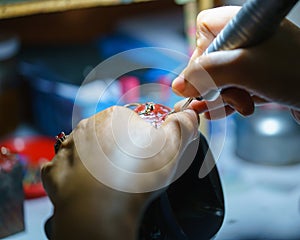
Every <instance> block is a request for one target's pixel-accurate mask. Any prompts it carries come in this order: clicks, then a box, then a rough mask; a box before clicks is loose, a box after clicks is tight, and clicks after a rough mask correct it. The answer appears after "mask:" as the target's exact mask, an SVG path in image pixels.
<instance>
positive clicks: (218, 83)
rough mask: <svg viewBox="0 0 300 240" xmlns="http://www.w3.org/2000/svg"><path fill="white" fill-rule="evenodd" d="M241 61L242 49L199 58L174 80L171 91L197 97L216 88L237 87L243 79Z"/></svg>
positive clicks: (242, 56) (242, 59) (192, 61)
mask: <svg viewBox="0 0 300 240" xmlns="http://www.w3.org/2000/svg"><path fill="white" fill-rule="evenodd" d="M243 61H244V50H243V49H236V50H231V51H218V52H213V53H210V54H208V55H202V56H199V57H197V58H195V59H193V60H191V61H190V62H189V64H188V66H187V67H186V68H185V69H184V70H183V72H182V73H181V74H180V75H179V76H178V77H177V78H175V79H174V81H173V83H172V88H173V91H174V92H175V93H176V94H178V95H181V96H184V97H197V96H203V95H205V94H207V93H208V92H209V91H210V90H215V89H216V88H224V87H229V86H230V87H233V86H236V87H238V86H239V83H238V82H239V81H240V80H241V79H243V78H245V76H244V74H243V73H244V70H245V69H244V67H243V66H244V64H243Z"/></svg>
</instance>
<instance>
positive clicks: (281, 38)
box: [172, 7, 300, 120]
mask: <svg viewBox="0 0 300 240" xmlns="http://www.w3.org/2000/svg"><path fill="white" fill-rule="evenodd" d="M239 10H240V7H220V8H214V9H210V10H205V11H202V12H200V13H199V15H198V17H197V48H196V49H195V51H194V53H193V55H192V57H191V60H190V62H189V64H188V65H187V67H186V68H185V69H184V70H183V72H182V73H181V74H180V76H179V77H178V78H176V79H175V80H174V81H173V84H172V88H173V90H174V92H175V93H177V94H178V95H181V96H184V97H196V96H199V95H201V94H202V95H204V94H205V93H207V92H208V91H209V90H210V89H211V86H209V84H207V81H208V80H209V77H211V79H212V80H213V81H214V83H215V84H216V86H217V87H218V88H220V89H222V91H221V97H222V99H221V100H223V101H220V99H218V101H212V102H210V107H209V108H210V109H209V110H210V113H214V114H209V112H208V107H207V106H206V102H205V101H200V102H199V101H193V102H192V103H191V105H190V108H192V109H194V110H196V111H197V112H198V113H202V112H204V115H205V116H206V117H207V118H211V116H210V115H213V116H214V117H213V118H214V119H217V118H221V117H225V116H226V115H229V114H231V113H233V112H234V111H237V112H239V113H241V114H242V115H245V116H247V115H250V114H252V113H253V111H254V108H255V105H257V104H262V103H266V102H275V103H278V104H281V105H282V106H285V107H287V108H289V109H291V111H292V113H293V115H294V117H295V118H296V119H298V120H300V114H299V111H300V101H299V89H300V78H299V64H300V60H299V59H300V58H299V55H300V29H299V28H298V27H297V26H295V25H293V24H292V23H291V22H289V21H287V20H284V21H283V22H282V24H281V26H280V27H279V29H278V31H277V32H276V33H275V34H274V35H273V36H272V37H271V38H269V39H267V40H266V41H264V42H263V43H261V44H259V45H256V46H254V47H250V48H243V49H236V50H230V51H218V52H213V53H210V54H207V55H202V54H203V52H204V51H205V49H206V48H207V47H208V46H209V44H210V43H211V42H212V41H213V39H214V38H215V37H216V36H217V35H218V33H219V32H220V31H221V30H222V29H223V28H224V26H225V25H226V24H227V23H228V21H229V20H230V19H231V18H232V17H233V16H235V15H236V13H237V12H238V11H239ZM204 72H206V73H208V74H204ZM208 76H209V77H208ZM200 92H201V94H200ZM181 106H182V102H179V103H178V104H177V105H176V106H175V109H177V110H179V109H180V107H181ZM224 107H225V114H224V111H223V113H222V111H220V109H221V108H223V109H224Z"/></svg>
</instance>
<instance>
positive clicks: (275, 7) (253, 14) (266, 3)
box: [181, 0, 298, 110]
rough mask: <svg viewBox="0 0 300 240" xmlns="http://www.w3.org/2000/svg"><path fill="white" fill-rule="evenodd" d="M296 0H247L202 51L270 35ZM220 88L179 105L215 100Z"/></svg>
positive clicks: (234, 46)
mask: <svg viewBox="0 0 300 240" xmlns="http://www.w3.org/2000/svg"><path fill="white" fill-rule="evenodd" d="M297 2H298V0H248V1H247V2H246V3H245V4H244V5H243V7H242V9H241V10H240V11H239V12H238V13H237V15H236V16H235V17H233V18H232V19H231V20H230V21H229V23H228V24H227V25H226V26H225V27H224V29H223V30H222V31H221V32H220V33H219V34H218V36H217V37H216V38H215V39H214V41H213V42H212V43H211V44H210V45H209V46H208V48H207V49H206V51H205V53H204V54H208V53H211V52H215V51H220V50H232V49H237V48H246V47H250V46H254V45H256V44H258V43H261V42H263V41H264V40H266V39H267V38H269V37H271V36H272V34H274V32H275V31H276V29H277V28H278V26H279V25H280V23H281V21H282V20H283V18H284V17H285V16H286V15H287V14H288V13H289V11H290V10H291V9H292V8H293V7H294V5H296V3H297ZM219 94H220V90H211V91H209V92H208V93H207V94H205V95H204V96H200V97H199V98H189V99H188V100H187V101H186V103H185V104H184V105H183V106H182V108H181V110H185V109H186V108H187V107H188V106H189V104H190V103H191V102H192V100H194V99H197V100H200V101H201V100H207V101H214V100H216V99H217V97H218V96H219Z"/></svg>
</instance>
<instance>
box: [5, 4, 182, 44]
mask: <svg viewBox="0 0 300 240" xmlns="http://www.w3.org/2000/svg"><path fill="white" fill-rule="evenodd" d="M174 8H177V9H178V8H179V9H181V8H182V6H180V5H177V4H176V3H175V2H174V0H162V1H149V2H140V3H134V4H123V5H116V6H99V7H94V8H83V9H75V10H70V11H63V12H55V13H47V14H35V15H29V16H24V17H17V18H9V19H0V29H1V32H7V31H8V32H13V33H16V34H17V35H19V36H20V38H21V40H22V44H23V45H27V44H29V45H31V44H35V45H37V44H38V45H40V44H63V43H67V44H71V43H82V42H87V41H91V40H93V39H94V38H95V37H98V36H99V35H101V34H106V33H109V32H111V31H113V30H114V27H115V25H116V24H117V23H118V22H120V21H122V20H123V19H126V18H128V17H130V16H139V15H143V14H145V13H151V12H157V11H164V12H167V11H169V10H170V11H171V10H172V9H174Z"/></svg>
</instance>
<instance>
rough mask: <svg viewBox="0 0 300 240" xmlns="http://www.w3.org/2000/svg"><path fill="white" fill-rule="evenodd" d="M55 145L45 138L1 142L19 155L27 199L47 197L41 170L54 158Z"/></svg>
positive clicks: (37, 137) (1, 144) (19, 138)
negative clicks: (43, 165) (44, 164)
mask: <svg viewBox="0 0 300 240" xmlns="http://www.w3.org/2000/svg"><path fill="white" fill-rule="evenodd" d="M54 143H55V139H52V138H49V137H44V136H32V137H14V138H10V139H7V140H4V141H3V142H0V146H4V147H6V148H8V149H9V150H10V151H11V152H13V153H17V154H18V155H19V159H20V161H21V162H22V164H23V165H24V169H25V171H24V178H23V188H24V193H25V198H26V199H30V198H37V197H41V196H45V195H46V192H45V190H44V188H43V185H42V182H41V177H40V169H41V166H42V164H43V163H45V162H48V161H51V160H52V158H53V157H54V148H53V146H54Z"/></svg>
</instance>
